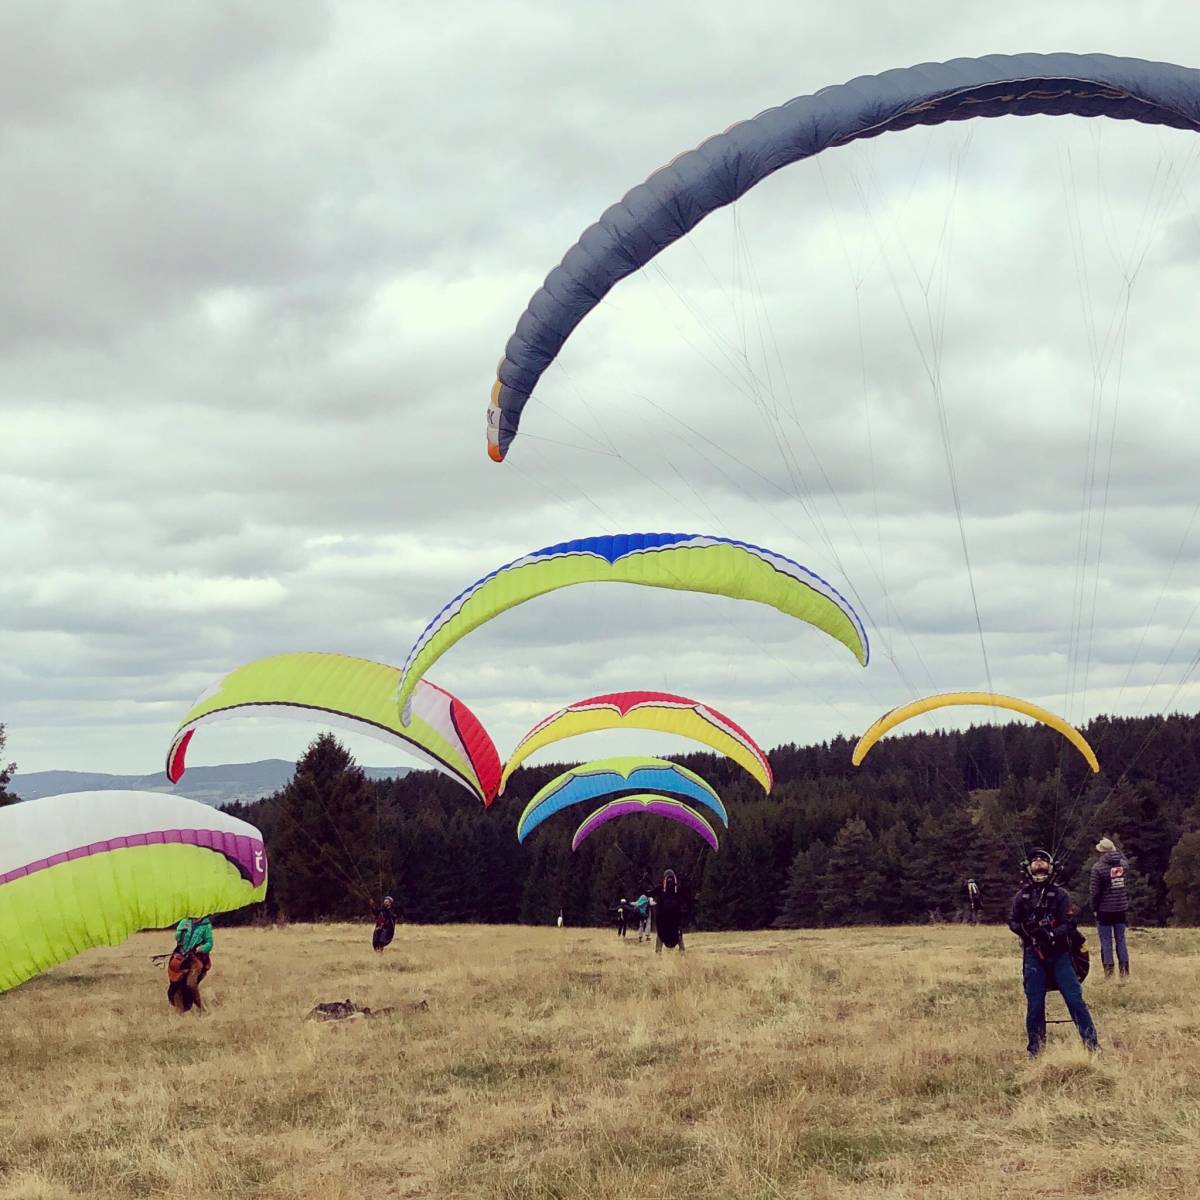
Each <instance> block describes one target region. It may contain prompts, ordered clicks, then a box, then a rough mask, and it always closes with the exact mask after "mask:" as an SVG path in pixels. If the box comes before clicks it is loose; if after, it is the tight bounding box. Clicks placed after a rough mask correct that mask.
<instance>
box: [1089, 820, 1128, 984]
mask: <svg viewBox="0 0 1200 1200" xmlns="http://www.w3.org/2000/svg"><path fill="white" fill-rule="evenodd" d="M1096 849H1097V850H1098V851H1099V852H1100V857H1099V858H1098V859H1097V860H1096V861H1095V863H1094V864H1093V866H1092V883H1091V888H1090V889H1089V894H1090V896H1091V901H1092V912H1093V913H1094V914H1095V917H1096V932H1097V934H1099V936H1100V961H1101V962H1102V963H1103V964H1104V975H1105V978H1108V977H1109V976H1111V975H1112V973H1113V942H1114V941H1115V942H1116V944H1117V962H1118V963H1119V964H1120V967H1121V977H1122V978H1125V977H1126V976H1128V974H1129V948H1128V947H1127V946H1126V945H1125V926H1126V924H1127V923H1128V920H1129V893H1128V891H1127V890H1126V880H1127V878H1128V875H1129V860H1128V859H1127V858H1126V857H1125V855H1123V854H1122V853H1121V852H1120V850H1118V849H1117V847H1116V845H1115V844H1114V843H1113V840H1112V839H1111V838H1106V837H1102V838H1101V839H1100V840H1099V841H1098V842H1097V843H1096Z"/></svg>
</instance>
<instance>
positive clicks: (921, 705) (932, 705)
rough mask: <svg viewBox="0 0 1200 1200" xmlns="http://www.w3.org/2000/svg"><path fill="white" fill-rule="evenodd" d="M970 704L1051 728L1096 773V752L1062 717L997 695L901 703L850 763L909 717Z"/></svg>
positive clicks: (965, 694)
mask: <svg viewBox="0 0 1200 1200" xmlns="http://www.w3.org/2000/svg"><path fill="white" fill-rule="evenodd" d="M971 705H974V706H976V707H979V708H1007V709H1010V710H1011V711H1012V712H1016V713H1023V714H1024V715H1025V716H1027V717H1032V718H1033V719H1034V720H1035V721H1040V722H1041V723H1042V724H1043V725H1048V726H1049V727H1050V728H1051V729H1053V730H1056V731H1057V732H1058V733H1061V734H1062V735H1063V737H1065V738H1066V739H1067V741H1068V742H1070V743H1071V745H1072V746H1074V747H1075V749H1076V750H1078V751H1079V753H1080V754H1082V755H1083V757H1084V758H1085V759H1087V764H1088V766H1089V767H1091V768H1092V770H1093V771H1095V772H1097V773H1099V771H1100V763H1099V760H1098V759H1097V758H1096V752H1095V751H1094V750H1093V749H1092V748H1091V746H1089V745H1088V741H1087V738H1085V737H1084V736H1083V734H1082V733H1080V732H1079V730H1078V729H1076V728H1075V726H1074V725H1068V724H1067V722H1066V721H1064V720H1063V719H1062V717H1060V716H1056V715H1055V714H1054V713H1052V712H1050V711H1049V710H1048V709H1045V708H1042V706H1041V705H1040V704H1033V703H1031V702H1030V701H1028V700H1019V699H1018V698H1017V697H1016V696H1002V695H1001V694H1000V693H999V692H942V693H941V694H939V695H937V696H926V697H925V698H924V699H922V700H913V701H911V702H910V703H908V704H901V705H900V707H899V708H893V709H892V711H891V712H888V713H884V715H883V716H882V717H880V718H879V720H878V721H876V722H875V724H874V725H872V726H871V728H870V729H868V730H867V732H866V733H864V734H863V735H862V737H860V738H859V739H858V745H856V746H855V747H854V753H853V754H852V755H851V759H850V761H851V762H853V763H854V765H855V766H856V767H857V766H860V765H861V764H862V760H863V759H864V758H866V757H867V754H868V753H869V751H870V749H871V747H872V746H874V745H875V743H876V742H877V741H879V739H880V738H881V737H883V735H884V734H886V733H889V732H890V731H891V730H893V729H895V728H896V726H897V725H902V724H903V723H904V722H905V721H907V720H909V719H910V718H912V717H919V716H920V715H921V714H922V713H927V712H932V711H933V710H934V709H936V708H957V707H964V706H971Z"/></svg>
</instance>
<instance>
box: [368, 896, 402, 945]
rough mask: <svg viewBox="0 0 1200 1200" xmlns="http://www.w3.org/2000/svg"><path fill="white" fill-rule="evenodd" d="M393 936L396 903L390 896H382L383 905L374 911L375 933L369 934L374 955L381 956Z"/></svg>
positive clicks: (394, 934)
mask: <svg viewBox="0 0 1200 1200" xmlns="http://www.w3.org/2000/svg"><path fill="white" fill-rule="evenodd" d="M395 936H396V902H395V901H394V900H393V899H392V898H391V896H384V898H383V903H382V904H381V905H380V906H379V907H378V908H377V909H376V910H375V932H374V933H373V934H371V945H372V946H373V947H374V948H375V953H376V954H382V953H383V952H384V949H385V948H386V947H387V946H388V945H389V944H390V943H391V940H392V938H394V937H395Z"/></svg>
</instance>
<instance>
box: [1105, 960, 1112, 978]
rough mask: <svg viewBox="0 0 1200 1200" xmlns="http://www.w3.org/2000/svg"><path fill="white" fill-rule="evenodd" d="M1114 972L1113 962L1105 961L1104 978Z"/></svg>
mask: <svg viewBox="0 0 1200 1200" xmlns="http://www.w3.org/2000/svg"><path fill="white" fill-rule="evenodd" d="M1112 973H1113V965H1112V963H1105V964H1104V978H1105V979H1108V978H1109V977H1110V976H1111V975H1112Z"/></svg>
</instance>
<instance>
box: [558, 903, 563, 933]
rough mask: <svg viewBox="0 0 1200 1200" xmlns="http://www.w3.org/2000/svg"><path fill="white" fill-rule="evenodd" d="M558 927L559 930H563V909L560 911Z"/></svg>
mask: <svg viewBox="0 0 1200 1200" xmlns="http://www.w3.org/2000/svg"><path fill="white" fill-rule="evenodd" d="M558 927H559V929H561V928H562V909H561V908H560V909H559V910H558Z"/></svg>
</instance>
